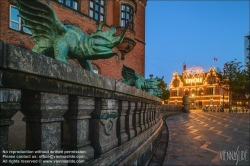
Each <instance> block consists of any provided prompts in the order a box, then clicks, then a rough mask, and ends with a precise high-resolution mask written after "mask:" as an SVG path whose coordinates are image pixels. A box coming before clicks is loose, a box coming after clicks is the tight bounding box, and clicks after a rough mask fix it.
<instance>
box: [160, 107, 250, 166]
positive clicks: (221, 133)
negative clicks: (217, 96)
mask: <svg viewBox="0 0 250 166" xmlns="http://www.w3.org/2000/svg"><path fill="white" fill-rule="evenodd" d="M249 118H250V114H249V113H247V114H246V113H244V114H243V113H241V114H229V113H216V112H208V113H205V112H202V111H197V110H196V111H191V113H189V114H179V115H175V116H172V117H170V118H168V119H167V120H166V123H167V125H168V129H169V146H168V153H167V156H166V157H165V160H164V165H236V163H237V165H249V142H250V141H249ZM244 152H247V153H246V155H245V156H244ZM223 153H225V154H226V156H225V155H224V158H223ZM230 153H234V154H237V155H238V160H237V155H235V156H230ZM242 154H243V155H242ZM227 155H228V156H227ZM240 157H241V158H240ZM244 157H245V158H244ZM241 159H242V160H241ZM237 161H238V162H237Z"/></svg>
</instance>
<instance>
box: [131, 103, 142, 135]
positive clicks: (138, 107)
mask: <svg viewBox="0 0 250 166" xmlns="http://www.w3.org/2000/svg"><path fill="white" fill-rule="evenodd" d="M135 104H136V109H135V112H134V115H133V129H134V130H135V135H138V134H140V133H141V128H140V123H141V122H140V112H141V102H136V103H135Z"/></svg>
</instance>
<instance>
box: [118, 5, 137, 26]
mask: <svg viewBox="0 0 250 166" xmlns="http://www.w3.org/2000/svg"><path fill="white" fill-rule="evenodd" d="M127 21H130V22H131V25H130V29H134V9H133V7H132V6H130V5H128V4H122V5H121V27H125V26H126V25H127Z"/></svg>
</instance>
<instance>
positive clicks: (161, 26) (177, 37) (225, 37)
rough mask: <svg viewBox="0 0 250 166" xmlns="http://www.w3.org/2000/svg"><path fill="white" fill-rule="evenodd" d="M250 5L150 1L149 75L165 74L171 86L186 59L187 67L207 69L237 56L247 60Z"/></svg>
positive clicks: (147, 54) (146, 73) (147, 53)
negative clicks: (245, 53)
mask: <svg viewBox="0 0 250 166" xmlns="http://www.w3.org/2000/svg"><path fill="white" fill-rule="evenodd" d="M249 7H250V5H249V1H240V0H238V1H168V0H165V1H164V0H161V1H156V0H148V2H147V7H146V67H145V70H146V72H145V78H148V77H149V74H154V77H155V76H158V77H162V76H164V81H165V82H167V84H168V85H169V84H170V81H171V78H172V75H173V72H175V71H177V72H178V73H179V74H181V72H182V65H183V63H184V62H185V63H186V65H187V68H189V67H194V66H202V67H203V68H204V69H205V70H206V71H207V70H208V69H209V68H210V66H215V67H220V68H223V66H224V63H226V62H229V61H231V60H234V59H237V60H238V61H241V62H244V35H246V34H247V33H248V31H249ZM214 57H215V58H217V59H218V61H214Z"/></svg>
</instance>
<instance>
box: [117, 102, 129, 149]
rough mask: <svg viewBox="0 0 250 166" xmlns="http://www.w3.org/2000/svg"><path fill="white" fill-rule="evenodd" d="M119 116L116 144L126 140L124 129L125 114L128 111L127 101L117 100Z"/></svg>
mask: <svg viewBox="0 0 250 166" xmlns="http://www.w3.org/2000/svg"><path fill="white" fill-rule="evenodd" d="M118 111H119V117H118V120H117V138H118V144H119V145H121V144H123V143H124V142H127V141H128V135H127V133H126V130H125V115H126V111H128V101H119V109H118Z"/></svg>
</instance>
